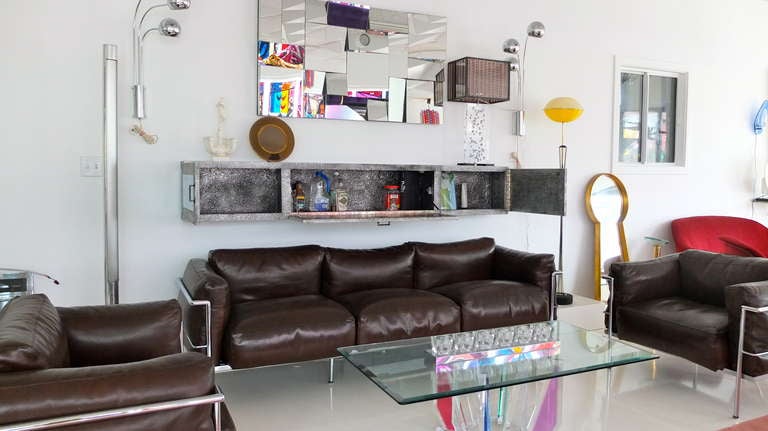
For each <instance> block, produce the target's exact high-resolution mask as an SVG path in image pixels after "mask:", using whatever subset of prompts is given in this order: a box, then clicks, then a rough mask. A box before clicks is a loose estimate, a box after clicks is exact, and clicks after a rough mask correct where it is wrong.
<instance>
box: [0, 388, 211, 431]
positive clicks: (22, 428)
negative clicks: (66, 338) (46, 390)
mask: <svg viewBox="0 0 768 431" xmlns="http://www.w3.org/2000/svg"><path fill="white" fill-rule="evenodd" d="M223 402H224V394H222V393H221V390H220V389H219V388H218V386H217V387H216V393H215V394H211V395H205V396H202V397H194V398H183V399H180V400H173V401H162V402H159V403H151V404H141V405H137V406H128V407H121V408H117V409H109V410H99V411H95V412H89V413H81V414H76V415H70V416H60V417H55V418H50V419H42V420H37V421H30V422H20V423H16V424H13V425H1V426H0V431H38V430H48V429H54V428H61V427H67V426H72V425H81V424H87V423H92V422H99V421H104V420H109V419H117V418H124V417H130V416H138V415H144V414H149V413H157V412H164V411H168V410H177V409H183V408H186V407H194V406H201V405H205V404H213V419H214V425H215V427H216V428H215V429H216V431H221V403H223Z"/></svg>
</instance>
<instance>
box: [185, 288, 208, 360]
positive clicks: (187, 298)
mask: <svg viewBox="0 0 768 431" xmlns="http://www.w3.org/2000/svg"><path fill="white" fill-rule="evenodd" d="M176 285H177V286H178V287H179V291H180V292H181V294H182V297H183V298H184V301H185V302H186V303H187V304H188V305H189V306H191V307H205V343H204V344H200V345H196V344H195V343H193V342H192V339H191V338H190V337H189V334H184V336H183V337H184V340H183V341H186V344H188V345H189V347H190V348H191V349H193V350H198V349H205V354H206V355H207V356H208V357H209V358H210V357H211V356H212V346H211V345H212V343H211V315H212V308H211V301H205V300H200V299H192V295H190V294H189V291H188V290H187V286H185V285H184V282H183V281H181V279H177V280H176ZM181 328H182V332H183V331H184V328H186V325H184V324H182V325H181ZM182 345H184V344H182Z"/></svg>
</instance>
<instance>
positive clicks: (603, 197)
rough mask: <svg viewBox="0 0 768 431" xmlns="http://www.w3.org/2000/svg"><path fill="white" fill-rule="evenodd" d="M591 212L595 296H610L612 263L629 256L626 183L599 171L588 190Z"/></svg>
mask: <svg viewBox="0 0 768 431" xmlns="http://www.w3.org/2000/svg"><path fill="white" fill-rule="evenodd" d="M585 199H586V207H587V214H588V215H589V218H590V220H592V222H593V223H594V283H595V284H594V290H595V294H594V298H595V299H598V300H602V301H604V300H607V299H608V295H609V293H610V292H608V289H607V285H606V283H605V282H604V281H603V280H602V278H601V275H602V274H607V273H608V270H609V267H610V264H611V263H613V262H623V261H628V260H629V252H628V248H627V239H626V235H625V233H624V219H625V218H626V217H627V212H628V210H629V197H628V196H627V190H626V187H624V184H623V183H622V182H621V180H619V178H617V177H616V176H614V175H611V174H598V175H595V176H594V177H593V178H592V180H590V182H589V184H588V185H587V192H586V198H585Z"/></svg>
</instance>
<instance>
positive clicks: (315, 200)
mask: <svg viewBox="0 0 768 431" xmlns="http://www.w3.org/2000/svg"><path fill="white" fill-rule="evenodd" d="M309 193H310V197H309V199H310V204H309V210H310V211H315V212H323V211H330V209H331V208H330V207H331V185H330V181H329V180H328V177H327V176H326V175H325V174H324V173H323V171H317V172H315V176H314V177H313V178H312V181H311V183H310V191H309Z"/></svg>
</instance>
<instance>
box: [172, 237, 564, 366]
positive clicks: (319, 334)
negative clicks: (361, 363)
mask: <svg viewBox="0 0 768 431" xmlns="http://www.w3.org/2000/svg"><path fill="white" fill-rule="evenodd" d="M553 271H554V258H553V256H552V255H550V254H531V253H525V252H520V251H514V250H510V249H507V248H504V247H500V246H496V245H495V243H494V240H493V239H490V238H480V239H476V240H469V241H462V242H455V243H448V244H426V243H406V244H402V245H398V246H395V247H388V248H382V249H373V250H343V249H335V248H323V247H319V246H315V245H307V246H299V247H286V248H261V249H247V250H213V251H211V252H210V253H209V256H208V260H207V261H206V260H203V259H192V260H191V261H190V262H189V264H188V265H187V267H186V270H185V272H184V276H183V278H182V279H181V280H180V287H181V292H182V294H181V296H182V297H183V298H186V302H191V301H193V300H195V301H198V302H197V305H200V304H205V305H207V306H209V307H210V310H209V311H210V314H211V315H210V318H209V319H208V321H209V322H210V327H209V328H208V330H207V331H206V329H205V325H204V322H205V321H206V318H205V316H201V315H200V313H196V312H195V311H194V309H192V308H190V309H189V310H187V311H186V312H185V314H186V316H187V318H186V319H185V320H186V321H185V332H186V333H187V336H188V337H189V342H190V344H192V345H208V346H209V348H210V354H211V356H213V357H214V358H215V360H216V361H217V363H219V362H221V363H224V364H228V365H230V366H231V367H232V368H248V367H256V366H262V365H271V364H279V363H289V362H298V361H306V360H312V359H321V358H329V357H334V356H337V355H338V354H337V352H336V348H338V347H341V346H349V345H354V344H365V343H373V342H380V341H388V340H397V339H404V338H413V337H422V336H429V335H436V334H444V333H451V332H458V331H461V330H474V329H481V328H490V327H498V326H504V325H513V324H521V323H528V322H534V321H542V320H547V319H549V318H550V317H551V313H552V309H551V308H550V305H551V304H552V303H553V302H552V301H551V296H552V289H551V275H552V273H553ZM206 332H208V333H206ZM206 339H209V340H210V343H207V342H206Z"/></svg>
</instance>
